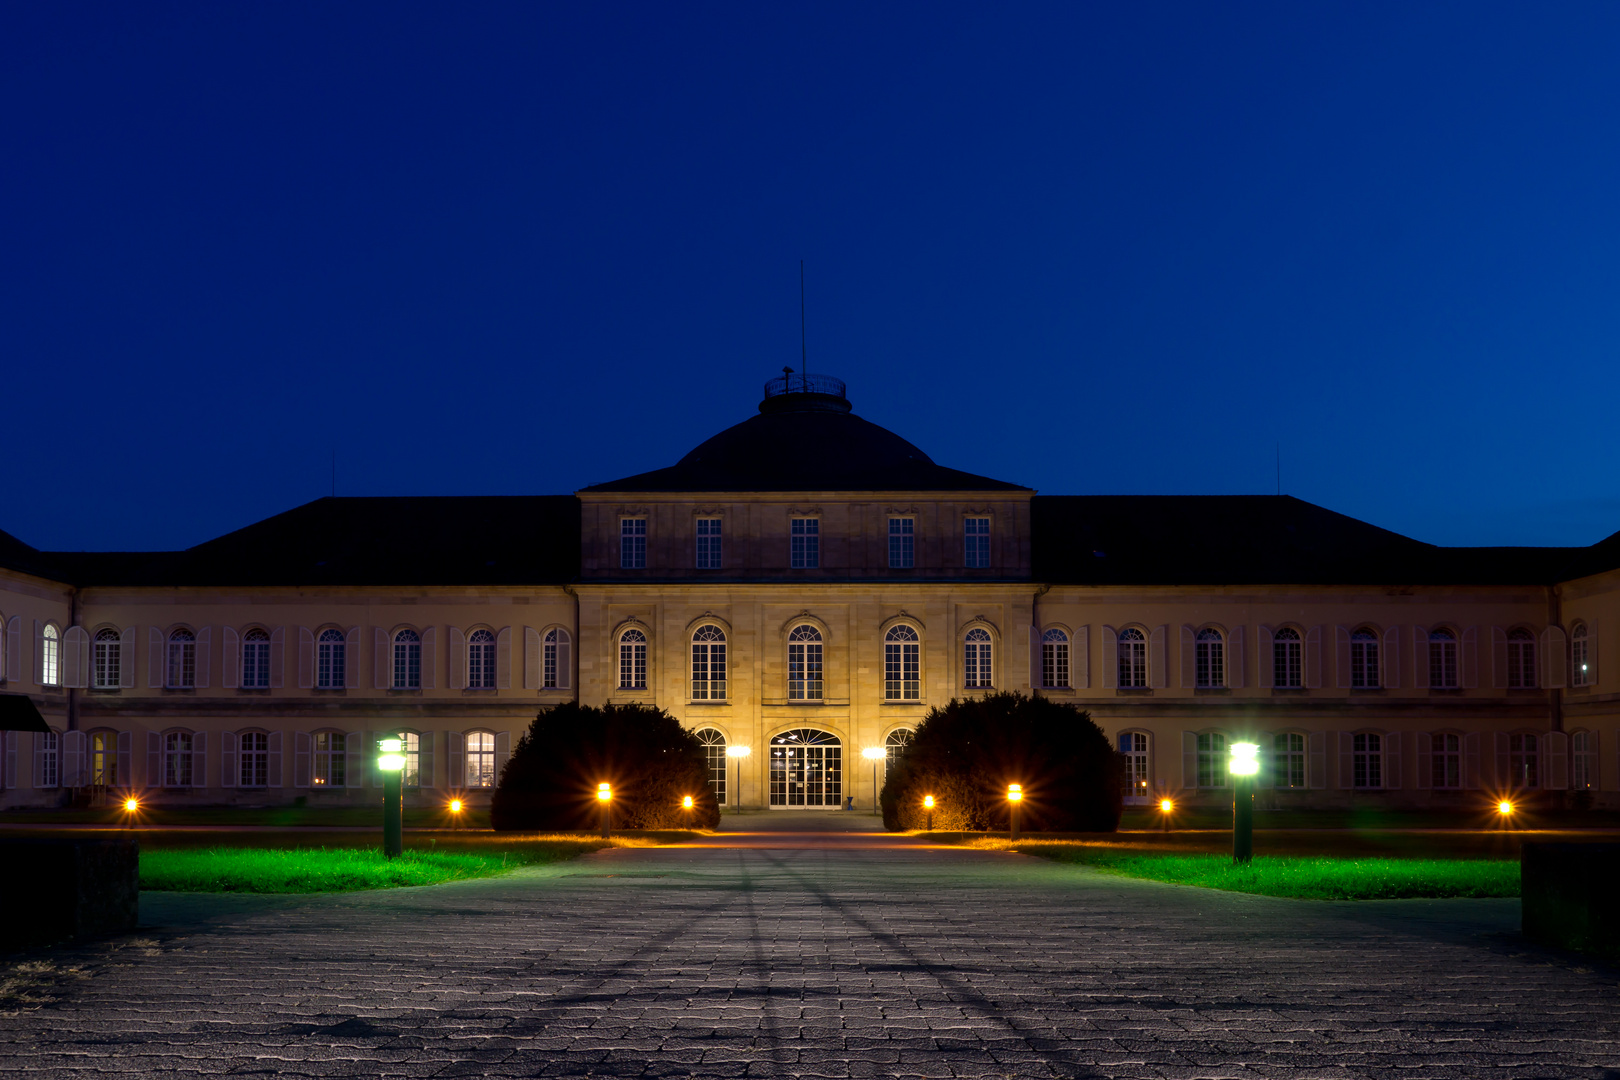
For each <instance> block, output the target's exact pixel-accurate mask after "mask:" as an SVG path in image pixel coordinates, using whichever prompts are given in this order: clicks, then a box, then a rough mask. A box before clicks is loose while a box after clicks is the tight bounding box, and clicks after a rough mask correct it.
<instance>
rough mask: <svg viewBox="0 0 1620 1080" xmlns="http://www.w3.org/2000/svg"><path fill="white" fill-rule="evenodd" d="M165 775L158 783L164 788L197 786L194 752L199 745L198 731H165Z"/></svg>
mask: <svg viewBox="0 0 1620 1080" xmlns="http://www.w3.org/2000/svg"><path fill="white" fill-rule="evenodd" d="M162 738H163V776H162V782H161V783H160V784H159V785H158V786H159V787H163V788H189V787H193V786H195V785H194V783H193V780H194V777H193V775H192V769H191V766H192V761H193V760H194V758H193V753H194V751H195V750H196V747H197V738H196V733H195V732H192V731H186V730H184V729H178V728H177V729H174V730H170V731H165V732H164V733H163V736H162Z"/></svg>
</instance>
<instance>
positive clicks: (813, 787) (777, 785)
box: [770, 728, 844, 806]
mask: <svg viewBox="0 0 1620 1080" xmlns="http://www.w3.org/2000/svg"><path fill="white" fill-rule="evenodd" d="M843 758H844V747H843V744H842V743H841V742H839V741H838V736H836V735H834V734H832V733H831V732H829V731H817V730H816V729H814V728H796V729H794V730H792V731H784V732H782V733H781V734H780V735H773V736H772V737H771V796H770V799H771V802H770V804H771V805H772V806H838V805H839V804H840V802H841V800H842V798H843V791H844V786H843V784H844V765H843Z"/></svg>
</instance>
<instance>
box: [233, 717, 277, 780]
mask: <svg viewBox="0 0 1620 1080" xmlns="http://www.w3.org/2000/svg"><path fill="white" fill-rule="evenodd" d="M237 746H238V749H237V753H238V755H239V757H238V766H237V768H238V777H239V783H240V786H242V787H245V788H255V787H268V786H269V785H270V737H269V736H268V735H266V734H265V733H264V732H262V731H249V732H245V733H243V735H242V736H241V737H240V739H238V741H237Z"/></svg>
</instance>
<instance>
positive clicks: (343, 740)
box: [309, 728, 364, 788]
mask: <svg viewBox="0 0 1620 1080" xmlns="http://www.w3.org/2000/svg"><path fill="white" fill-rule="evenodd" d="M350 737H351V736H350V735H349V733H348V732H346V731H338V730H337V729H336V728H323V729H322V730H320V731H316V732H312V733H311V734H310V737H309V786H310V787H312V788H316V787H318V788H345V787H348V786H349V779H350V777H349V756H348V755H349V739H350ZM363 756H364V755H362V757H363Z"/></svg>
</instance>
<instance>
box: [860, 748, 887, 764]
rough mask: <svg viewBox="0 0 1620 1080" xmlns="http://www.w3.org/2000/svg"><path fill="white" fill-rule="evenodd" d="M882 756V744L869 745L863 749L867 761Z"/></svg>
mask: <svg viewBox="0 0 1620 1080" xmlns="http://www.w3.org/2000/svg"><path fill="white" fill-rule="evenodd" d="M882 756H883V747H881V746H868V747H867V748H866V749H865V750H862V751H861V757H863V758H865V759H866V760H867V761H876V760H878V759H879V758H881V757H882Z"/></svg>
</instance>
